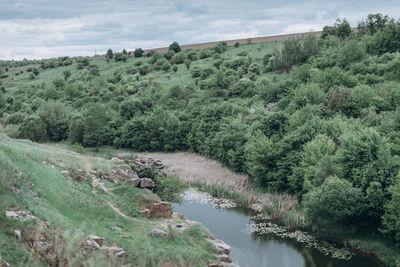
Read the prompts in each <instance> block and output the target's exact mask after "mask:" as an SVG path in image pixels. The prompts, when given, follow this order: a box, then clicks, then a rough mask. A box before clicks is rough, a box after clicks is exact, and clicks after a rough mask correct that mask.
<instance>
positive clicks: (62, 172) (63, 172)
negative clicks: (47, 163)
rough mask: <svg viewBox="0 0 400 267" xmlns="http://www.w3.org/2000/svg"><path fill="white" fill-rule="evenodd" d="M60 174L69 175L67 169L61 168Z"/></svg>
mask: <svg viewBox="0 0 400 267" xmlns="http://www.w3.org/2000/svg"><path fill="white" fill-rule="evenodd" d="M61 174H62V175H66V176H69V171H67V170H62V171H61Z"/></svg>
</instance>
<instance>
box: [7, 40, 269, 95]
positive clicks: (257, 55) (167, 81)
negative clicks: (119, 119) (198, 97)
mask: <svg viewBox="0 0 400 267" xmlns="http://www.w3.org/2000/svg"><path fill="white" fill-rule="evenodd" d="M273 47H274V43H273V42H270V43H258V44H246V45H241V46H240V47H238V48H234V47H232V46H230V47H228V49H227V51H226V52H225V53H224V54H223V56H224V57H226V58H231V57H233V56H235V55H236V54H237V53H239V52H242V51H247V52H248V53H249V54H250V55H251V56H252V57H253V58H254V60H255V62H257V63H258V64H259V65H262V58H263V56H264V55H265V54H267V53H269V52H272V50H273ZM149 60H150V58H129V59H128V61H127V62H125V63H123V62H115V61H113V60H112V61H110V63H107V61H106V60H105V59H94V60H92V61H91V62H90V63H91V64H96V65H98V66H99V69H100V75H101V76H103V75H104V76H105V77H110V76H112V74H113V73H114V71H115V70H117V69H118V68H120V67H129V66H133V65H134V63H135V62H137V61H143V62H148V61H149ZM211 63H212V59H211V58H207V59H202V60H197V61H194V62H192V64H191V66H190V67H191V68H192V67H193V66H202V67H205V66H209V65H211ZM177 66H178V71H177V72H176V73H173V72H172V71H170V72H164V71H157V72H152V73H151V74H149V75H148V76H149V77H151V78H153V79H154V80H156V81H157V82H159V83H160V84H162V85H163V87H164V88H169V87H171V86H174V85H178V84H179V85H186V84H189V83H191V82H192V78H191V76H190V71H189V70H187V68H186V66H185V65H184V64H179V65H177ZM65 70H70V71H71V73H72V75H71V77H70V79H73V78H74V76H75V77H78V75H80V72H81V70H78V69H77V64H76V63H74V64H72V65H70V66H63V67H57V68H54V69H46V70H41V72H40V74H39V75H38V76H37V77H36V78H35V79H34V80H30V79H29V75H30V73H29V72H27V71H24V72H23V73H22V74H19V75H18V76H16V75H15V73H19V71H10V72H9V77H8V78H6V79H3V80H2V81H3V86H5V87H6V88H7V92H13V91H15V90H16V89H18V88H28V89H29V88H30V87H32V85H34V84H35V85H40V84H41V83H43V82H44V83H51V82H52V81H53V80H54V79H55V78H58V77H63V74H62V73H63V71H65ZM271 75H273V74H271V73H265V74H262V75H261V76H260V78H261V77H269V76H271Z"/></svg>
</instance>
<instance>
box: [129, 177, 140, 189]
mask: <svg viewBox="0 0 400 267" xmlns="http://www.w3.org/2000/svg"><path fill="white" fill-rule="evenodd" d="M126 184H127V185H133V186H134V187H138V186H139V184H140V178H132V179H129V180H128V181H126Z"/></svg>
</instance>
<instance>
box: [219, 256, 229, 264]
mask: <svg viewBox="0 0 400 267" xmlns="http://www.w3.org/2000/svg"><path fill="white" fill-rule="evenodd" d="M219 259H220V261H222V262H228V263H230V262H232V260H231V257H229V255H226V254H221V255H219Z"/></svg>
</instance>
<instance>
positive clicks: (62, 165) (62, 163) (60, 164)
mask: <svg viewBox="0 0 400 267" xmlns="http://www.w3.org/2000/svg"><path fill="white" fill-rule="evenodd" d="M56 165H57V166H58V167H65V164H64V162H62V161H59V162H57V163H56Z"/></svg>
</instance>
